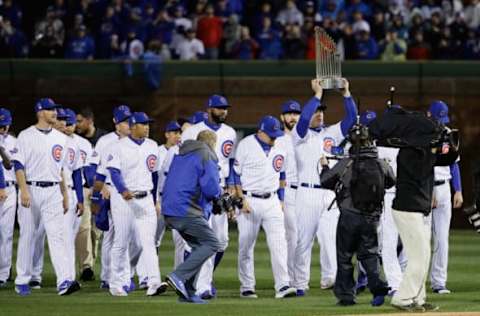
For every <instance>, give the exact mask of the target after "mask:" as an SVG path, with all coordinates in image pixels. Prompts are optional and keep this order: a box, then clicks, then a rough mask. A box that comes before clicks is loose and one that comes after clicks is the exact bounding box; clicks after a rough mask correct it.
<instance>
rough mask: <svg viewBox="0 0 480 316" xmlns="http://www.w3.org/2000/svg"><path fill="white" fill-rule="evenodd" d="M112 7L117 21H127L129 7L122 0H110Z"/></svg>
mask: <svg viewBox="0 0 480 316" xmlns="http://www.w3.org/2000/svg"><path fill="white" fill-rule="evenodd" d="M111 5H112V7H113V10H114V11H115V17H116V18H117V19H118V20H119V21H127V19H128V16H129V15H130V13H129V11H130V7H129V6H128V5H125V4H124V2H123V0H112V4H111Z"/></svg>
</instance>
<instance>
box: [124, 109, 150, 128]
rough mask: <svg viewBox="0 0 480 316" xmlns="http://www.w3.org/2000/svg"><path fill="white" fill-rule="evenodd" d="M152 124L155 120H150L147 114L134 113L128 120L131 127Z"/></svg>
mask: <svg viewBox="0 0 480 316" xmlns="http://www.w3.org/2000/svg"><path fill="white" fill-rule="evenodd" d="M150 122H153V120H152V119H151V118H149V117H148V115H147V113H145V112H133V114H132V116H130V118H129V120H128V123H129V124H130V125H135V124H148V123H150Z"/></svg>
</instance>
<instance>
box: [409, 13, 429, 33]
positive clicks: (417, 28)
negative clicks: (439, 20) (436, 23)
mask: <svg viewBox="0 0 480 316" xmlns="http://www.w3.org/2000/svg"><path fill="white" fill-rule="evenodd" d="M424 31H425V23H424V21H423V16H422V14H421V12H420V11H417V12H416V13H412V15H411V19H410V28H409V30H408V37H409V38H413V37H414V34H417V33H418V32H421V33H423V32H424Z"/></svg>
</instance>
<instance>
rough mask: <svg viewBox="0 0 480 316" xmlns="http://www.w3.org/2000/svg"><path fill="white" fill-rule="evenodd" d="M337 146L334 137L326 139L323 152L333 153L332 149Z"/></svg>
mask: <svg viewBox="0 0 480 316" xmlns="http://www.w3.org/2000/svg"><path fill="white" fill-rule="evenodd" d="M333 146H335V140H334V139H333V138H332V137H325V138H324V139H323V150H324V151H326V152H327V153H331V152H332V147H333Z"/></svg>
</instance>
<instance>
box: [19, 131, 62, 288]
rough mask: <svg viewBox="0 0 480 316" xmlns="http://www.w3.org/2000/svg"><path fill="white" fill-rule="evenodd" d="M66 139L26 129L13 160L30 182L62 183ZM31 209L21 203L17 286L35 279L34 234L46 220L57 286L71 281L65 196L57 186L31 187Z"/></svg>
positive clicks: (55, 132) (49, 133)
mask: <svg viewBox="0 0 480 316" xmlns="http://www.w3.org/2000/svg"><path fill="white" fill-rule="evenodd" d="M66 146H67V137H66V136H65V135H64V134H62V133H60V132H59V131H57V130H54V129H52V130H51V131H50V132H48V133H43V132H41V131H39V130H38V129H37V128H36V127H35V126H31V127H29V128H27V129H25V130H23V131H22V132H21V133H20V135H19V136H18V142H17V150H16V153H15V154H14V156H13V159H14V160H16V161H18V162H19V163H21V164H22V165H23V166H24V167H25V175H26V180H27V181H28V182H39V181H40V182H52V183H59V182H60V181H61V168H62V166H63V164H64V158H65V156H66ZM28 188H29V193H30V199H31V206H30V208H25V207H23V206H22V205H21V204H20V203H19V209H18V221H19V224H20V238H19V242H18V253H17V277H16V279H15V284H17V285H22V284H28V282H29V281H30V279H31V276H32V256H33V247H34V242H35V234H36V231H37V229H38V228H39V226H40V221H43V224H44V225H45V230H46V233H47V238H48V246H49V250H50V257H51V260H52V264H53V268H54V270H55V274H56V276H57V286H59V285H60V284H61V283H62V282H64V281H66V280H68V269H66V267H67V264H68V262H67V259H66V254H65V232H64V216H63V207H62V200H63V197H62V194H61V191H60V186H59V185H58V184H56V185H53V186H48V187H39V186H35V185H33V184H32V185H28Z"/></svg>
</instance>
